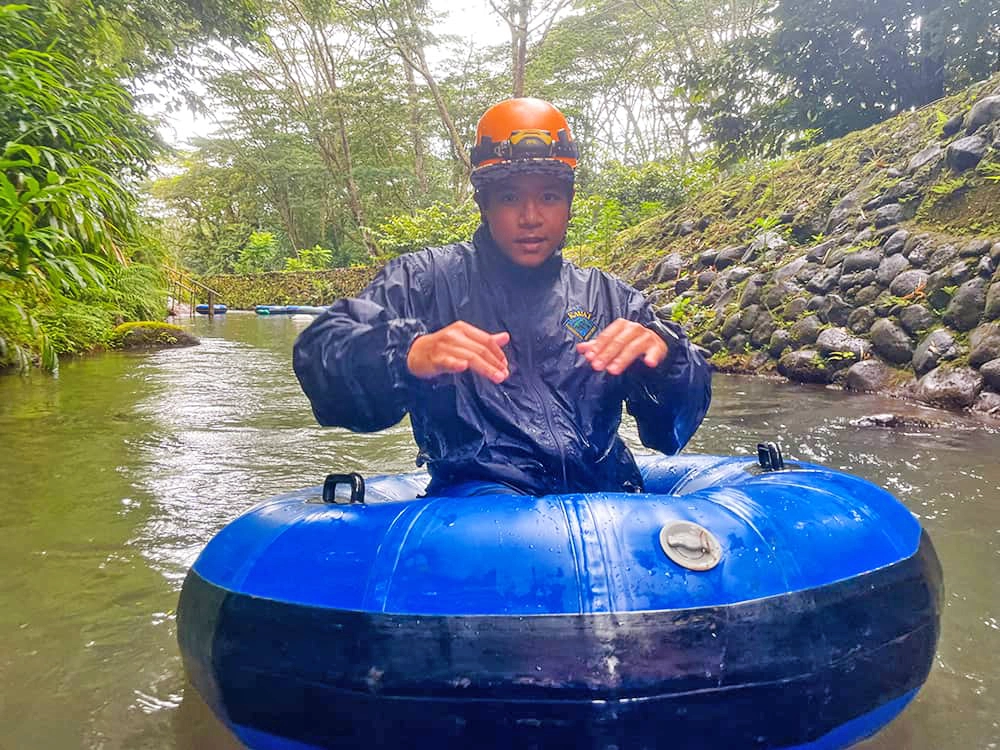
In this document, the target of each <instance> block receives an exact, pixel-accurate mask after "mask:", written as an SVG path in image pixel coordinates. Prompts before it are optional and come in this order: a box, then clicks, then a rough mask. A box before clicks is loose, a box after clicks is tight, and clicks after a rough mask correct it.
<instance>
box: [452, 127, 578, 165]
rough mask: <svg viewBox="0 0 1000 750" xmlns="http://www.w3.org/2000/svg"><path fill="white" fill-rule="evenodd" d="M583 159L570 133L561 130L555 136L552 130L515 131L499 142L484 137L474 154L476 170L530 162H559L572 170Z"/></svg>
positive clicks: (473, 150)
mask: <svg viewBox="0 0 1000 750" xmlns="http://www.w3.org/2000/svg"><path fill="white" fill-rule="evenodd" d="M579 157H580V152H579V150H578V149H577V147H576V143H575V142H574V141H571V140H570V139H569V131H567V130H566V129H560V130H559V131H558V132H557V133H556V134H555V137H553V136H552V133H551V132H550V131H548V130H540V129H537V128H526V129H523V130H514V131H512V132H511V134H510V137H508V138H507V139H506V140H503V141H500V142H499V143H497V142H495V141H494V140H493V138H492V137H491V136H488V135H484V136H482V138H481V139H480V141H479V143H477V144H476V146H475V148H473V149H472V155H471V158H472V166H473V167H474V168H481V167H486V166H490V165H493V164H502V163H504V162H517V161H523V160H529V159H558V160H559V161H564V162H565V163H566V164H567V166H569V167H570V168H572V167H574V166H576V160H577V159H578V158H579ZM571 160H572V161H571Z"/></svg>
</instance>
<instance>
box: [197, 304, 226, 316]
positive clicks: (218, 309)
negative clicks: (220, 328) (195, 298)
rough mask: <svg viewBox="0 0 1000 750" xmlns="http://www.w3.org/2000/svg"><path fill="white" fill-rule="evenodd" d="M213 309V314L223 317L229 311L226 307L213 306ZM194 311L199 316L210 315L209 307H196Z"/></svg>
mask: <svg viewBox="0 0 1000 750" xmlns="http://www.w3.org/2000/svg"><path fill="white" fill-rule="evenodd" d="M212 307H213V308H214V309H213V310H212V312H213V313H215V314H216V315H223V314H225V312H226V311H227V310H229V308H228V307H226V306H225V305H212ZM194 311H195V312H196V313H198V314H199V315H208V305H195V306H194Z"/></svg>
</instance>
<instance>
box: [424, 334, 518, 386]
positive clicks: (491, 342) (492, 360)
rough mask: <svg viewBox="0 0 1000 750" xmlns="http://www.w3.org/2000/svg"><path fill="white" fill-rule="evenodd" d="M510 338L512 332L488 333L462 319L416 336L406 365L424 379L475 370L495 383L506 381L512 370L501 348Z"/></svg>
mask: <svg viewBox="0 0 1000 750" xmlns="http://www.w3.org/2000/svg"><path fill="white" fill-rule="evenodd" d="M509 341H510V334H509V333H506V332H504V333H487V332H486V331H483V330H481V329H479V328H476V327H475V326H474V325H470V324H469V323H466V322H465V321H462V320H458V321H455V322H454V323H452V324H451V325H447V326H445V327H444V328H442V329H441V330H439V331H435V332H434V333H427V334H424V335H423V336H418V337H417V338H416V339H414V340H413V344H412V345H411V346H410V351H409V354H407V355H406V366H407V367H408V368H409V369H410V372H411V373H413V374H414V375H415V376H416V377H418V378H423V379H427V378H433V377H436V376H438V375H443V374H444V373H447V372H465V371H466V370H472V371H473V372H475V373H478V374H480V375H482V376H483V377H484V378H487V379H488V380H492V381H493V382H494V383H502V382H503V381H504V380H506V379H507V376H508V375H510V370H509V368H508V366H507V356H506V355H505V354H504V353H503V349H501V347H503V346H506V345H507V343H508V342H509Z"/></svg>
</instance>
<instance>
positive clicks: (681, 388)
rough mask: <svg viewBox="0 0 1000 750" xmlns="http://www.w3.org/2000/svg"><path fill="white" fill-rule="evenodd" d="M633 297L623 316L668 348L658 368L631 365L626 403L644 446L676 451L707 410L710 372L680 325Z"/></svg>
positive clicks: (682, 445)
mask: <svg viewBox="0 0 1000 750" xmlns="http://www.w3.org/2000/svg"><path fill="white" fill-rule="evenodd" d="M632 293H633V294H634V295H635V296H633V297H632V299H631V300H630V304H629V314H628V316H627V317H628V318H629V319H630V320H635V321H636V322H638V323H642V324H643V325H645V326H646V327H647V328H651V329H652V330H653V331H655V332H656V333H657V334H658V335H659V336H660V337H661V338H662V339H663V340H664V341H665V342H666V344H667V356H666V358H665V359H664V360H663V361H662V362H661V363H660V364H659V365H658V366H657V367H653V368H651V367H648V366H647V365H646V364H645V363H643V362H642V361H641V360H640V361H637V362H634V363H633V364H632V366H631V367H629V369H628V370H627V371H626V374H625V377H626V388H627V396H626V400H625V404H626V407H627V408H628V412H629V414H631V415H632V416H633V417H635V420H636V423H637V424H638V427H639V439H640V440H641V441H642V444H643V445H645V446H646V447H648V448H652V449H654V450H658V451H660V452H662V453H666V454H668V455H671V454H674V453H679V452H680V450H681V449H682V448H683V447H684V446H685V445H686V444H687V442H688V440H690V439H691V436H692V435H694V433H695V430H697V429H698V426H699V425H700V424H701V422H702V420H703V419H704V418H705V414H706V412H708V406H709V404H710V403H711V401H712V371H711V368H710V367H709V365H708V363H707V362H706V361H705V358H704V357H702V356H701V354H700V353H699V352H698V350H697V349H696V348H695V347H694V346H693V345H692V344H691V342H690V341H689V340H688V337H687V336H686V335H685V334H684V331H683V330H682V329H681V327H680V326H678V325H676V324H675V323H671V322H664V321H661V320H659V319H658V318H657V317H656V314H655V313H654V312H653V310H652V308H651V307H650V305H649V303H647V302H646V301H645V300H644V299H643V298H642V295H641V294H640V293H639V292H636V291H635V290H632Z"/></svg>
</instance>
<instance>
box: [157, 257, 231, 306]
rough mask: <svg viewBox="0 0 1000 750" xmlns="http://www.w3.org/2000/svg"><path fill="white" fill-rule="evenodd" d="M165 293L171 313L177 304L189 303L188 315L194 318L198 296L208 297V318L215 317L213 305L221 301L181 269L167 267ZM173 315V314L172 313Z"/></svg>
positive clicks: (217, 295)
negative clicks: (168, 299) (169, 303)
mask: <svg viewBox="0 0 1000 750" xmlns="http://www.w3.org/2000/svg"><path fill="white" fill-rule="evenodd" d="M166 271H167V293H168V295H169V297H170V301H171V303H172V304H171V311H172V310H173V306H174V305H177V303H182V304H183V303H184V301H185V299H186V300H188V301H189V302H190V304H189V309H188V314H189V315H190V316H191V317H194V314H195V307H196V306H197V305H198V295H199V294H201V295H205V296H207V297H208V317H210V318H212V317H215V305H216V304H217V303H219V302H220V301H221V295H220V294H219V293H218V292H217V291H215V290H214V289H212V287H210V286H205V285H204V284H202V283H201V282H200V281H198V280H197V279H196V278H194V276H192V275H191V274H190V273H188V272H187V271H185V270H184V269H182V268H173V267H171V266H167V269H166ZM172 314H173V313H172Z"/></svg>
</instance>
